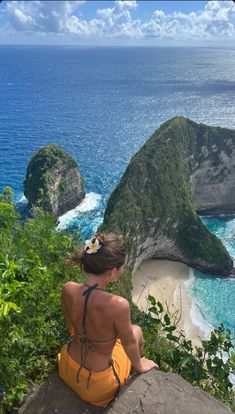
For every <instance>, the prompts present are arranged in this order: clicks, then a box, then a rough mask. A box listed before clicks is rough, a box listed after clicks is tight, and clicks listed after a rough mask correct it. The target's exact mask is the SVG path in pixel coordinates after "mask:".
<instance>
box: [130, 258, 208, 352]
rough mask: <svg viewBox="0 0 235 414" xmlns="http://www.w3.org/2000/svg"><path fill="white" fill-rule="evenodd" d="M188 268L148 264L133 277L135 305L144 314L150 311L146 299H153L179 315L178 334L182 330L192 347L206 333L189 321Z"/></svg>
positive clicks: (166, 263) (168, 263)
mask: <svg viewBox="0 0 235 414" xmlns="http://www.w3.org/2000/svg"><path fill="white" fill-rule="evenodd" d="M188 280H189V267H188V266H186V265H185V264H183V263H179V262H173V261H169V260H146V261H145V262H143V263H141V265H140V266H139V268H138V270H137V271H136V272H135V273H134V274H133V292H132V298H133V302H134V303H136V304H137V305H138V307H139V308H140V309H142V310H144V311H146V310H147V308H148V303H147V297H148V295H149V294H150V295H152V296H154V297H155V299H156V300H157V301H158V300H159V301H160V302H161V303H162V304H163V305H165V306H168V307H169V310H170V312H175V311H179V314H178V316H179V317H180V321H179V324H178V328H177V330H178V331H179V330H183V331H184V332H185V334H186V337H187V339H191V340H192V343H193V345H194V346H195V345H197V344H199V339H200V338H203V336H204V335H203V332H202V331H201V330H200V329H199V328H198V327H197V326H195V325H193V323H192V320H191V318H190V309H191V306H192V301H191V297H190V294H189V293H188V289H187V283H188Z"/></svg>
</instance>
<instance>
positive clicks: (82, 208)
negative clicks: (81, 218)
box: [57, 192, 101, 230]
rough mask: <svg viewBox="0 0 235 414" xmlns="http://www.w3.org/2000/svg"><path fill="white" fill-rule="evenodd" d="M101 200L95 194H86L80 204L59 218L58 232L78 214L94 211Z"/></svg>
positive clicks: (98, 195)
mask: <svg viewBox="0 0 235 414" xmlns="http://www.w3.org/2000/svg"><path fill="white" fill-rule="evenodd" d="M100 200H101V195H100V194H97V193H93V192H91V193H87V194H86V195H85V198H84V199H83V200H82V202H81V203H80V204H79V205H78V206H77V207H75V208H74V209H73V210H70V211H68V212H67V213H65V214H63V215H62V216H60V217H59V224H58V226H57V229H58V230H62V229H65V228H66V227H67V226H68V224H69V223H70V222H71V221H72V220H73V219H75V218H76V217H77V216H78V215H79V213H85V212H87V211H92V210H95V209H96V207H97V206H98V204H99V202H100Z"/></svg>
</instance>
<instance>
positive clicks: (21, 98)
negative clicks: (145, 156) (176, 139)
mask: <svg viewBox="0 0 235 414" xmlns="http://www.w3.org/2000/svg"><path fill="white" fill-rule="evenodd" d="M234 67H235V50H229V49H227V50H222V49H209V48H194V49H190V48H79V47H55V46H53V47H45V46H43V47H39V46H37V47H33V46H18V47H16V46H0V97H1V99H0V149H1V151H0V177H1V180H0V190H2V188H4V187H5V186H6V185H10V186H11V187H12V188H13V189H14V192H15V200H16V201H19V200H20V199H21V198H22V196H23V180H24V177H25V171H26V167H27V163H28V161H29V159H30V157H31V156H32V154H33V152H34V151H35V150H37V149H38V148H40V147H42V146H43V145H45V144H48V143H56V144H59V145H61V146H62V147H63V148H64V149H65V150H66V151H67V152H68V153H69V154H70V155H72V156H73V157H74V158H75V159H76V160H77V162H78V163H79V166H80V169H81V174H82V176H83V177H84V179H85V183H86V184H85V187H86V191H87V193H88V196H87V197H86V199H85V201H84V203H83V204H82V205H81V206H80V207H79V209H78V211H77V212H76V211H75V212H72V213H70V214H69V215H67V216H66V217H64V218H63V219H62V220H61V226H62V227H63V226H70V227H71V226H72V227H73V228H74V227H78V229H79V232H80V235H81V237H82V238H84V237H87V236H90V235H91V234H92V233H93V231H94V230H95V229H96V228H97V226H98V225H99V223H101V222H102V216H103V212H104V209H105V206H106V202H107V198H108V196H109V194H110V193H111V191H112V190H113V188H114V187H115V185H116V184H117V182H118V181H119V179H120V177H121V176H122V174H123V172H124V171H125V168H126V167H127V165H128V162H129V161H130V159H131V157H132V156H133V155H134V154H135V152H136V151H137V150H138V149H139V148H140V147H141V146H142V145H143V143H144V142H145V141H146V140H147V138H148V137H149V136H150V135H151V134H152V133H153V132H154V131H155V130H156V129H157V128H158V127H159V126H160V124H162V123H163V122H164V121H166V120H167V119H169V118H171V117H173V116H176V115H180V116H185V117H189V118H191V119H193V120H194V121H197V122H203V123H207V124H208V125H216V126H222V127H227V128H235V107H234V102H235V72H234ZM216 220H217V219H216ZM216 220H214V219H213V220H212V221H208V222H207V225H208V226H209V227H210V226H211V230H213V231H216V232H217V233H218V235H219V237H221V238H222V239H223V240H224V241H226V237H227V234H228V233H229V234H232V237H231V239H230V241H229V247H228V248H229V249H230V253H231V254H233V255H234V249H235V243H234V234H235V229H234V221H231V222H230V221H226V220H224V221H223V220H219V221H218V220H217V221H216ZM210 280H211V283H210ZM205 281H208V282H205ZM205 283H208V284H207V285H206V287H205V285H204V284H205ZM216 283H217V279H216ZM212 284H213V287H212ZM215 286H217V285H215V283H214V279H213V280H212V278H210V277H206V278H204V277H202V275H200V274H197V273H196V278H195V281H194V284H193V286H192V290H193V289H194V290H193V294H194V295H195V298H197V300H198V303H199V302H200V308H201V310H202V312H203V314H204V315H205V316H206V318H207V319H208V320H210V322H211V323H215V319H216V320H217V319H218V321H219V320H220V319H221V318H222V317H223V318H224V321H225V322H226V323H227V325H228V326H230V325H231V326H234V327H235V322H234V315H235V311H234V302H235V301H234V300H233V299H235V283H234V281H232V280H230V281H229V282H228V281H227V280H226V281H225V280H221V279H219V281H218V289H217V287H216V288H215ZM205 292H207V294H205ZM208 292H210V294H208ZM215 292H218V295H217V296H215V297H214V296H213V295H214V293H215ZM218 303H220V304H218ZM222 303H223V304H225V306H222V305H221V304H222ZM219 307H220V308H221V310H220V311H219V310H218V308H219ZM225 308H226V309H230V310H229V312H230V313H229V314H228V315H227V313H226V309H225ZM208 309H209V311H208ZM215 311H218V312H219V314H218V312H217V313H216V317H215ZM210 312H211V313H212V316H210V315H211V313H210ZM223 315H224V316H223Z"/></svg>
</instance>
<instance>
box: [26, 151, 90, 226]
mask: <svg viewBox="0 0 235 414" xmlns="http://www.w3.org/2000/svg"><path fill="white" fill-rule="evenodd" d="M24 189H25V191H24V194H25V197H26V198H27V199H28V201H29V206H30V208H31V209H32V210H34V208H35V207H36V206H38V207H42V208H43V209H44V210H45V211H48V212H50V213H52V214H53V215H54V217H55V218H58V217H59V216H61V215H62V214H64V213H66V212H67V211H69V210H71V209H73V208H75V207H76V206H77V205H78V204H79V203H80V202H81V201H82V199H83V198H84V196H85V192H84V190H83V180H82V178H81V176H80V172H79V167H78V165H77V163H76V162H75V161H74V159H73V158H72V157H70V156H69V155H68V154H66V152H64V151H63V150H62V148H60V147H59V146H58V145H52V144H50V145H46V146H45V147H43V148H41V149H39V150H38V151H37V152H35V153H34V154H33V156H32V158H31V160H30V162H29V164H28V167H27V172H26V179H25V181H24Z"/></svg>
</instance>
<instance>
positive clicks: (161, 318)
mask: <svg viewBox="0 0 235 414" xmlns="http://www.w3.org/2000/svg"><path fill="white" fill-rule="evenodd" d="M148 300H149V307H148V312H147V313H143V312H141V311H139V309H138V308H137V307H136V306H135V305H132V306H133V309H132V315H133V320H134V322H135V323H138V324H140V325H141V327H142V330H143V333H144V338H145V355H146V357H148V358H151V359H153V360H155V361H156V362H157V363H158V364H159V367H160V369H162V370H163V371H167V372H169V371H170V372H175V373H177V374H179V375H181V376H182V377H183V378H184V379H186V380H187V381H188V382H190V383H191V384H192V385H194V386H196V387H199V388H201V389H203V390H204V391H206V392H208V393H209V394H211V395H212V396H213V397H215V398H217V399H218V400H220V401H222V402H223V403H224V404H225V405H227V406H228V407H229V408H230V409H231V410H232V411H234V412H235V404H234V397H235V392H234V390H233V388H232V383H231V382H230V379H229V375H230V373H234V372H235V352H234V346H233V344H232V340H234V338H232V336H231V331H230V330H229V329H225V328H224V326H223V324H221V325H220V326H219V327H218V328H217V329H215V330H214V331H212V332H211V334H210V338H209V339H207V340H202V341H201V343H200V345H198V346H196V347H195V348H193V346H192V342H191V340H188V339H186V337H185V334H184V332H183V331H180V332H177V333H175V331H176V328H177V323H178V320H179V319H178V317H179V315H178V312H175V313H174V314H172V313H170V312H169V310H168V309H167V308H166V309H164V307H163V305H162V304H161V303H160V302H156V299H155V298H154V297H152V296H150V295H149V297H148ZM225 355H227V356H228V359H227V360H226V361H225Z"/></svg>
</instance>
